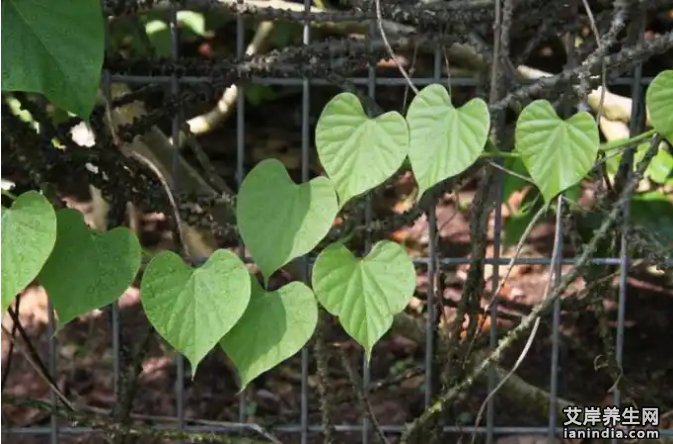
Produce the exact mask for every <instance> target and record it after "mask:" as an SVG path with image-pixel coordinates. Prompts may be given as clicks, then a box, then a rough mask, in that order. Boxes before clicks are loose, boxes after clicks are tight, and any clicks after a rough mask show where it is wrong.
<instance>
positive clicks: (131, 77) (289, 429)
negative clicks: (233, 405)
mask: <svg viewBox="0 0 673 444" xmlns="http://www.w3.org/2000/svg"><path fill="white" fill-rule="evenodd" d="M238 3H239V4H240V5H243V4H244V3H245V2H244V0H238ZM311 4H312V2H311V0H304V3H303V5H304V12H305V13H306V19H305V20H304V21H303V35H302V44H303V45H304V46H309V45H310V44H311V43H312V36H311V30H312V28H311V22H312V19H309V12H310V7H311ZM197 6H198V5H197ZM203 6H204V7H207V8H209V9H210V8H216V7H217V6H214V5H213V4H211V3H210V2H204V5H203ZM178 7H179V5H177V4H175V3H172V2H171V3H170V6H169V7H168V14H169V27H170V36H171V37H170V41H171V45H170V48H171V51H170V58H171V59H172V60H175V61H178V60H180V56H181V55H180V53H179V35H178V18H177V12H178ZM190 7H191V6H190ZM246 20H248V19H247V18H246V17H245V16H244V15H243V14H237V15H236V22H235V23H236V45H235V48H236V55H237V56H238V57H239V58H240V59H242V58H243V57H244V55H245V45H246V41H245V21H246ZM631 27H632V28H635V29H632V31H634V33H635V34H638V35H642V34H643V32H644V23H643V21H637V22H634V23H632V24H631ZM376 33H377V31H376V26H375V21H374V20H373V19H370V20H369V35H368V37H367V39H368V41H369V40H371V39H373V38H375V37H376V35H377V34H376ZM443 57H444V56H443V53H442V49H441V48H440V47H439V46H437V47H436V48H435V49H434V66H433V74H432V76H429V77H413V78H412V81H413V83H414V84H416V85H418V86H422V85H427V84H431V83H438V82H446V83H447V84H448V85H450V87H451V88H453V89H454V90H455V89H456V88H465V87H469V88H472V87H474V86H476V85H478V84H479V82H480V80H477V79H475V78H472V77H469V78H461V77H446V76H444V77H443V74H442V65H443V63H444V60H443ZM347 80H348V81H349V82H351V83H352V84H354V85H356V86H358V87H364V88H365V89H366V94H367V95H368V96H369V97H370V98H372V99H375V98H376V95H377V88H378V87H382V86H383V87H387V88H391V87H392V88H404V87H405V86H406V84H407V83H406V80H405V79H403V78H396V77H395V78H392V77H379V76H377V72H376V68H375V66H374V64H372V63H370V64H369V68H368V73H367V76H366V77H352V78H349V79H347ZM211 81H212V79H211V78H210V77H207V76H202V77H199V76H180V75H178V74H176V73H174V74H172V75H146V76H144V75H135V74H123V73H116V72H110V71H108V70H105V71H104V72H103V77H102V83H103V84H102V90H103V92H104V94H105V95H106V97H107V99H108V100H111V96H110V94H111V93H110V91H111V85H113V84H114V83H126V84H136V85H150V84H152V85H163V86H164V87H165V88H166V90H167V92H168V93H169V94H171V95H173V96H178V95H179V94H180V92H181V90H182V88H183V87H184V86H185V85H190V86H191V85H198V84H208V83H209V82H211ZM650 81H651V78H650V77H644V76H643V74H642V69H641V67H640V66H637V67H636V69H634V70H633V72H631V73H630V75H628V76H623V77H619V78H613V79H611V80H610V85H621V86H628V87H630V89H631V98H632V100H633V106H632V115H631V122H632V127H631V131H632V133H638V132H639V131H640V130H642V122H643V121H644V119H643V113H644V104H643V94H644V88H645V87H646V85H647V84H648V83H649V82H650ZM250 84H260V85H282V86H299V87H301V97H300V100H299V101H298V103H297V106H298V107H300V110H301V177H302V180H303V181H307V180H309V178H310V159H311V156H312V149H313V146H312V140H311V122H310V116H311V114H312V113H315V112H316V110H312V109H311V100H310V99H311V93H312V91H313V90H314V89H315V88H319V87H322V86H325V85H331V84H332V82H331V81H330V80H328V79H321V78H309V77H271V76H253V77H252V78H251V79H250V80H249V81H248V82H247V83H246V84H241V85H239V94H238V96H237V99H236V168H235V177H236V181H237V183H238V184H239V185H240V183H241V182H242V180H243V177H244V176H245V160H246V156H248V155H249V153H247V152H246V139H245V137H246V126H247V125H249V122H246V118H245V115H246V101H245V96H244V94H243V90H244V89H245V88H246V86H247V85H250ZM181 106H182V105H178V111H177V112H175V113H174V115H173V117H172V121H171V136H172V139H171V140H172V141H173V143H174V144H175V143H177V141H179V140H180V129H181V126H182V125H183V123H184V115H183V112H182V109H181ZM579 106H580V107H582V106H583V105H582V104H579ZM174 152H175V153H176V155H175V156H174V159H175V162H174V167H175V168H177V167H176V165H177V153H178V147H174ZM492 174H495V175H497V179H496V184H497V185H496V186H497V187H498V190H499V195H502V180H503V177H502V174H503V173H502V171H500V170H498V169H496V168H492ZM175 177H176V182H175V183H174V184H173V187H174V191H176V192H177V191H179V190H180V182H179V177H177V174H176V176H175ZM500 203H502V202H499V204H497V205H495V211H494V218H493V238H492V245H493V254H492V255H491V256H489V257H486V258H485V260H484V264H486V265H490V266H491V267H492V274H491V277H490V286H491V289H492V291H495V290H496V288H497V287H498V285H499V282H500V280H501V278H502V271H503V268H502V267H504V266H507V265H509V264H510V263H511V262H512V263H513V264H514V266H521V265H542V266H546V267H550V268H551V269H552V270H553V273H554V276H555V277H554V279H555V280H556V281H558V280H559V279H560V278H561V277H562V271H563V270H562V266H563V265H571V264H574V263H575V261H576V257H564V256H563V254H562V251H563V249H562V248H560V249H559V253H558V254H557V255H556V256H554V257H517V258H510V257H503V256H501V250H502V248H501V247H502V235H501V233H502V230H503V223H504V222H503V214H502V211H501V208H502V207H501V205H500ZM559 205H561V204H559ZM559 209H560V208H559ZM560 214H561V211H557V217H556V220H555V225H554V236H555V239H556V242H557V243H558V244H560V245H562V244H563V225H562V221H561V218H560ZM365 217H366V219H367V222H369V221H371V218H372V205H371V202H369V201H368V202H367V211H366V213H365ZM427 219H428V227H429V232H428V239H429V240H428V255H427V256H426V257H421V258H416V259H415V260H414V262H415V264H416V265H417V267H423V268H425V269H426V270H427V276H428V279H427V281H428V282H429V285H428V289H427V295H426V300H425V304H426V306H427V310H426V319H425V344H424V356H425V358H424V363H425V365H424V373H423V378H424V381H425V382H424V384H423V385H422V390H423V399H424V405H425V407H426V408H427V407H429V406H430V405H431V403H432V401H433V398H434V396H435V395H436V393H433V387H434V386H435V384H433V381H435V380H436V378H438V377H439V375H436V374H434V373H433V365H432V362H433V359H434V354H435V352H436V344H435V340H436V339H435V337H436V336H435V331H434V330H435V329H436V328H437V325H436V323H434V322H433V321H432V319H435V313H434V310H435V309H436V308H435V307H436V304H435V298H436V297H437V288H436V285H435V274H436V273H437V272H438V270H443V269H449V268H451V267H456V266H458V265H466V264H471V263H472V259H471V258H469V257H440V256H439V254H438V252H437V230H438V226H437V217H436V214H435V211H434V209H433V210H430V211H429V212H428V213H427ZM621 223H622V224H624V227H626V226H627V225H628V223H629V207H628V205H627V206H626V208H625V209H624V213H623V218H622V219H621ZM624 231H625V230H624ZM371 242H372V241H371V239H370V238H369V237H367V239H366V242H365V250H368V249H369V248H370V246H371ZM628 242H629V240H628V238H627V237H626V236H625V235H622V237H621V239H620V248H619V250H620V255H619V256H617V257H595V258H593V259H591V263H592V264H594V265H603V266H617V267H619V292H618V311H617V322H616V335H615V341H616V342H615V344H614V346H615V352H616V355H615V356H616V361H617V364H618V365H621V364H622V362H623V359H624V335H625V312H626V308H627V304H628V296H629V295H628V293H627V283H626V278H627V274H628V270H629V264H630V262H631V260H632V259H631V258H630V257H629V255H628V251H629V248H628ZM239 253H240V254H241V255H242V256H243V255H244V253H245V252H244V249H243V246H242V245H241V246H240V248H239ZM311 262H312V261H311V259H310V258H304V260H303V279H304V280H305V281H308V279H309V276H310V268H311ZM110 314H111V324H112V328H111V331H112V337H111V338H110V346H111V347H112V353H113V357H114V359H113V365H112V378H113V384H112V385H113V387H114V391H115V394H116V395H118V394H119V387H120V378H121V372H122V370H121V364H120V347H121V344H120V322H121V321H120V316H121V314H120V310H119V307H118V306H117V305H116V304H115V305H112V306H111V307H110ZM490 315H491V317H492V318H493V319H495V317H496V316H498V307H497V304H492V305H491V307H490ZM547 321H549V322H550V325H551V337H550V342H551V354H550V356H548V365H549V373H548V376H549V377H548V380H549V385H548V387H547V390H548V393H549V414H548V420H547V422H546V424H544V423H543V424H539V425H538V426H529V425H525V426H524V425H521V426H511V425H508V426H503V425H498V424H497V417H498V411H497V409H496V408H495V403H494V399H489V401H488V404H487V410H486V414H485V417H484V425H483V426H479V427H473V426H469V425H450V424H447V425H446V426H444V427H443V431H444V433H445V434H447V435H453V436H459V435H464V434H469V433H476V434H477V435H479V436H480V439H483V440H484V441H485V442H487V443H491V442H494V440H496V439H497V437H498V436H501V435H510V434H512V435H517V434H535V435H544V436H546V437H547V438H548V439H549V441H550V442H551V441H553V440H554V439H555V438H558V437H559V436H560V433H561V424H559V420H558V414H559V412H558V411H557V405H558V403H557V401H558V396H559V372H560V368H561V366H562V364H563V362H562V361H563V360H564V359H571V358H569V357H568V356H561V351H560V350H561V347H560V327H561V302H560V300H557V301H556V303H555V304H554V306H553V311H552V313H551V314H549V315H548V317H547ZM54 326H55V322H54V315H53V310H52V308H51V307H49V330H48V334H49V336H50V338H51V339H50V340H49V349H48V368H49V371H50V372H51V374H56V373H57V369H58V365H59V363H58V360H57V357H58V355H59V353H58V348H59V344H58V334H56V335H54V331H55V330H54V328H55V327H54ZM489 341H490V347H491V349H493V348H494V347H495V346H496V344H497V341H498V333H497V330H496V322H491V323H490V333H489ZM375 355H376V352H374V356H375ZM309 361H310V357H309V352H308V349H307V348H306V347H305V348H304V349H303V350H302V351H301V379H300V388H299V390H300V409H299V415H298V417H297V418H296V419H295V421H294V422H293V423H287V424H281V425H277V426H275V427H273V428H271V430H272V431H273V432H274V433H278V434H282V436H283V437H287V439H288V440H290V441H291V442H295V441H296V442H301V443H302V444H303V443H307V442H310V441H311V440H312V439H315V438H316V437H319V434H320V432H321V431H322V427H323V426H322V425H321V424H319V423H314V422H311V421H310V418H309V416H310V415H309V408H310V406H309V402H310V401H309V392H310V390H311V388H310V386H309V369H310V365H309ZM175 368H176V376H175V381H176V384H175V387H174V392H175V406H174V413H175V422H174V423H172V424H171V425H156V426H155V428H156V429H157V430H178V431H185V432H188V433H191V432H195V433H196V432H212V433H215V434H219V433H222V434H227V433H240V432H242V431H255V428H256V425H255V424H251V423H249V422H248V413H247V412H248V410H247V407H246V397H245V396H240V403H239V414H238V417H237V418H232V419H233V420H234V422H229V423H226V425H221V424H220V425H203V424H198V425H197V424H194V423H193V422H191V421H190V419H193V418H189V417H188V416H187V413H186V408H185V396H186V395H185V380H186V379H187V375H186V369H185V362H184V359H183V358H182V357H179V358H177V359H176V361H175ZM360 371H361V382H362V384H363V388H364V389H367V388H368V387H369V385H370V368H369V367H368V365H367V361H366V359H365V358H364V356H363V358H362V361H361V369H360ZM487 381H488V387H487V390H488V392H489V393H490V392H491V391H492V390H493V389H494V387H495V386H496V384H497V378H496V377H495V374H494V372H493V371H491V372H490V374H489V378H488V380H487ZM51 402H52V403H53V404H54V405H55V404H56V403H57V402H58V401H57V398H56V396H55V394H54V393H51ZM620 403H621V394H620V391H619V389H616V390H615V391H614V404H615V405H617V406H619V405H620ZM380 422H381V429H382V430H383V431H384V432H385V433H386V434H388V435H389V436H390V437H395V436H397V435H399V434H400V433H401V432H402V431H403V429H404V424H390V423H388V422H387V421H386V418H380ZM335 429H336V431H337V433H343V434H349V435H348V436H349V437H350V438H349V442H362V443H368V442H372V441H373V440H374V436H373V431H372V425H371V424H370V423H369V420H368V419H367V417H366V415H365V416H364V419H362V420H361V421H360V422H359V423H351V424H337V425H336V426H335ZM660 432H661V436H662V437H665V436H673V430H661V431H660ZM2 433H3V435H5V436H8V437H9V439H10V440H12V439H13V438H12V437H17V436H22V435H34V436H41V437H45V439H47V437H48V440H49V442H51V443H58V442H63V441H64V440H66V441H67V439H68V437H70V436H78V435H82V436H87V435H91V436H94V435H95V433H96V430H94V429H92V428H90V427H76V426H71V425H69V426H63V425H61V424H60V423H59V420H58V418H57V416H56V415H52V417H51V422H50V424H49V426H35V427H18V428H17V427H15V428H7V427H3V430H2ZM10 442H11V441H10Z"/></svg>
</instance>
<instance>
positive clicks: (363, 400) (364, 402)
mask: <svg viewBox="0 0 673 444" xmlns="http://www.w3.org/2000/svg"><path fill="white" fill-rule="evenodd" d="M337 350H338V351H339V357H340V358H341V365H342V367H343V368H344V370H346V373H347V374H348V378H349V379H350V382H351V385H352V386H353V391H354V392H355V394H356V396H357V398H358V401H359V402H360V405H361V406H362V408H363V410H364V412H365V414H366V415H367V416H368V417H369V420H370V421H371V422H372V424H373V425H374V430H375V431H376V435H377V436H378V437H379V439H380V440H381V442H382V443H383V444H390V443H389V441H388V438H386V435H385V433H383V429H382V428H381V424H379V421H378V420H377V419H376V416H375V415H374V410H373V409H372V405H371V403H370V402H369V396H368V395H367V392H366V390H367V389H363V388H361V387H362V383H361V381H360V378H359V377H358V374H357V373H356V372H355V370H353V367H352V366H351V365H350V362H348V356H347V355H346V351H345V350H344V348H343V347H338V348H337Z"/></svg>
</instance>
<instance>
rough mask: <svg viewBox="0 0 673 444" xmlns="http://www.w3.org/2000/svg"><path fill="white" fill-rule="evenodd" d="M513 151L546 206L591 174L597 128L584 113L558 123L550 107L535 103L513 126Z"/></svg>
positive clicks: (587, 114)
mask: <svg viewBox="0 0 673 444" xmlns="http://www.w3.org/2000/svg"><path fill="white" fill-rule="evenodd" d="M515 139H516V150H517V151H518V152H520V153H521V156H522V159H523V163H524V165H525V166H526V169H528V171H529V172H530V174H531V177H532V178H533V180H534V181H535V184H536V185H537V186H538V188H540V191H541V192H542V196H543V197H544V198H545V201H547V202H549V201H550V200H551V199H552V198H554V196H556V195H557V194H558V193H560V192H561V191H563V190H565V189H567V188H569V187H571V186H572V185H575V184H576V183H578V182H579V181H581V180H582V178H583V177H584V176H585V175H586V174H587V173H588V172H589V171H590V170H591V167H593V165H594V161H595V160H596V155H597V153H598V144H599V136H598V126H597V125H596V122H595V121H594V119H593V118H592V117H591V114H589V113H587V112H580V113H577V114H575V115H574V116H572V117H571V118H569V119H567V120H561V119H560V118H559V116H558V115H557V114H556V111H555V110H554V108H553V107H552V105H551V103H549V102H548V101H546V100H536V101H534V102H532V103H531V104H530V105H528V106H527V107H526V108H524V110H523V111H522V112H521V115H520V116H519V120H518V121H517V124H516V133H515Z"/></svg>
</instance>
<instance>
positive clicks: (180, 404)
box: [169, 4, 185, 430]
mask: <svg viewBox="0 0 673 444" xmlns="http://www.w3.org/2000/svg"><path fill="white" fill-rule="evenodd" d="M169 26H170V32H171V60H173V61H177V60H178V57H179V56H180V54H179V48H178V38H179V36H178V11H177V9H176V6H175V5H174V4H171V9H170V17H169ZM179 94H180V84H179V82H178V78H177V75H176V74H175V72H173V73H172V74H171V95H172V97H173V99H174V100H178V96H179ZM181 108H182V106H181V105H180V104H179V103H178V109H177V110H176V112H175V115H174V116H173V119H172V120H171V144H172V147H173V157H172V165H171V169H172V171H171V172H172V176H173V192H174V193H175V192H176V191H177V190H178V188H179V184H180V180H179V179H180V178H179V177H178V174H179V169H178V161H179V157H178V154H179V153H178V152H179V150H180V119H181V114H182V112H181V111H182V109H181ZM175 402H176V414H177V419H178V430H184V427H185V359H184V357H183V356H182V355H181V354H178V356H177V358H176V380H175Z"/></svg>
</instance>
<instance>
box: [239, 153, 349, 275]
mask: <svg viewBox="0 0 673 444" xmlns="http://www.w3.org/2000/svg"><path fill="white" fill-rule="evenodd" d="M337 211H338V206H337V198H336V194H335V192H334V187H333V186H332V184H331V182H330V181H329V179H327V178H326V177H317V178H315V179H313V180H311V181H309V182H307V183H304V184H301V185H297V184H295V183H294V182H292V179H290V176H289V175H288V174H287V171H286V170H285V167H284V166H283V164H282V163H281V162H280V161H278V160H276V159H267V160H264V161H262V162H260V163H259V164H258V165H257V166H255V168H253V169H252V171H250V173H249V174H248V175H247V176H246V178H245V180H243V183H242V184H241V190H240V192H239V194H238V202H237V206H236V215H237V220H238V226H239V230H240V232H241V237H242V238H243V241H244V242H245V245H246V246H247V247H248V249H249V250H250V254H251V255H252V257H253V259H254V260H255V262H256V263H257V265H258V266H259V268H260V270H261V271H262V274H263V275H264V279H265V281H268V279H269V277H270V276H271V274H273V272H274V271H276V270H278V269H279V268H280V267H282V266H283V265H285V264H287V263H288V262H289V261H291V260H292V259H294V258H296V257H299V256H301V255H303V254H306V253H308V252H309V251H311V250H312V249H313V248H314V247H315V246H316V245H317V244H318V242H320V240H321V239H322V238H323V237H325V235H326V234H327V232H328V231H329V229H330V227H331V226H332V222H333V221H334V217H335V216H336V214H337Z"/></svg>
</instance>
